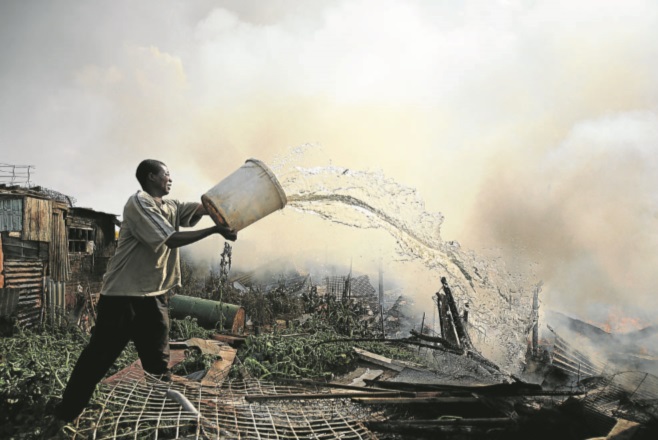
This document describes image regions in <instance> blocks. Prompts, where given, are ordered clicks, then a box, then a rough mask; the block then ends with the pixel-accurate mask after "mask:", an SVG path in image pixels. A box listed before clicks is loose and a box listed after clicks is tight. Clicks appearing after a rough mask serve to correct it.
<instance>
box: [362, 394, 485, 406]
mask: <svg viewBox="0 0 658 440" xmlns="http://www.w3.org/2000/svg"><path fill="white" fill-rule="evenodd" d="M352 400H353V401H355V402H358V403H364V404H368V405H409V404H427V403H431V404H435V405H437V404H450V405H456V404H463V403H469V404H471V403H480V401H479V399H477V398H476V397H395V398H384V397H379V396H377V397H354V398H352Z"/></svg>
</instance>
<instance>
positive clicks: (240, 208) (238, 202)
mask: <svg viewBox="0 0 658 440" xmlns="http://www.w3.org/2000/svg"><path fill="white" fill-rule="evenodd" d="M201 202H202V203H203V206H204V207H205V208H206V211H208V214H210V217H211V218H212V219H213V220H214V222H215V223H216V224H218V225H220V226H229V227H230V228H232V229H233V230H235V231H236V232H237V231H239V230H241V229H244V228H246V227H247V226H249V225H250V224H252V223H254V222H255V221H257V220H260V219H261V218H263V217H265V216H267V215H268V214H271V213H273V212H274V211H276V210H278V209H282V208H283V207H284V206H286V203H287V202H288V200H287V199H286V194H285V193H284V192H283V188H281V184H279V181H278V180H277V179H276V176H274V173H272V171H271V170H270V169H269V168H268V167H267V165H265V164H264V163H263V162H261V161H259V160H256V159H248V160H247V161H246V162H245V163H244V165H242V166H241V167H240V168H238V169H237V170H235V171H234V172H233V173H232V174H230V175H229V176H227V177H226V178H225V179H224V180H222V181H221V182H219V183H218V184H217V185H215V186H214V187H212V188H211V189H210V190H208V192H206V193H205V194H204V195H202V196H201Z"/></svg>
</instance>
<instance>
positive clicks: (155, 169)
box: [135, 159, 167, 189]
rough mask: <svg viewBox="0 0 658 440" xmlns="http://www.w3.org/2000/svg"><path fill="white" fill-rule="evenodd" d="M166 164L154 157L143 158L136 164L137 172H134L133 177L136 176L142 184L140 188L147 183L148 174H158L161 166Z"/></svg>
mask: <svg viewBox="0 0 658 440" xmlns="http://www.w3.org/2000/svg"><path fill="white" fill-rule="evenodd" d="M166 166H167V165H165V164H164V162H161V161H159V160H155V159H145V160H143V161H142V162H141V163H140V164H139V165H138V166H137V172H136V173H135V177H137V180H138V181H139V184H140V185H141V186H142V189H144V187H145V186H146V184H147V183H148V178H149V174H150V173H153V174H158V173H159V172H160V170H161V169H162V167H166Z"/></svg>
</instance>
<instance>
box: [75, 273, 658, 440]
mask: <svg viewBox="0 0 658 440" xmlns="http://www.w3.org/2000/svg"><path fill="white" fill-rule="evenodd" d="M436 301H437V308H438V311H439V316H440V320H441V330H442V333H441V336H436V335H429V334H427V332H425V331H424V327H423V326H421V327H420V328H421V331H416V330H412V331H411V333H410V334H409V336H408V337H405V338H390V337H389V338H386V337H381V336H379V337H372V338H344V339H341V340H340V342H341V343H345V342H349V341H353V342H354V345H356V343H358V342H359V341H364V340H378V341H380V342H386V343H388V344H404V345H405V346H407V347H411V348H412V349H414V350H417V354H418V356H419V359H422V360H423V362H422V363H417V362H409V361H401V360H397V359H392V358H390V357H385V356H382V355H378V354H375V353H373V352H370V351H367V350H364V349H362V348H357V347H356V346H352V350H353V353H354V354H356V355H357V356H358V358H359V363H358V366H357V368H356V369H354V370H353V371H351V372H350V373H349V374H347V375H344V376H340V377H334V378H333V379H331V380H328V381H320V380H307V379H300V378H285V377H274V376H273V377H269V378H265V377H260V378H255V377H251V376H250V374H249V371H248V369H247V368H244V365H242V362H241V360H240V358H239V357H238V356H237V347H239V346H240V345H241V344H245V342H246V338H245V336H244V335H235V334H221V335H220V334H217V335H215V336H214V337H213V339H212V340H202V339H190V340H187V341H183V342H178V343H173V344H172V367H175V366H176V364H179V363H181V362H183V361H184V360H185V358H186V356H188V355H189V354H190V350H198V351H201V352H202V353H205V354H212V355H214V356H216V360H215V361H214V362H213V363H212V365H210V366H209V367H208V368H205V369H203V370H201V371H195V372H191V373H190V374H187V375H186V376H184V377H175V379H174V380H173V381H171V382H162V381H160V380H158V379H156V378H154V377H151V376H149V375H148V374H145V373H144V372H143V371H142V370H141V368H140V365H139V362H136V363H135V364H133V365H131V366H130V367H129V368H127V369H125V370H123V371H121V372H119V373H118V374H116V375H114V376H112V377H110V378H108V379H107V380H106V381H105V382H104V383H103V385H102V387H101V393H100V395H99V397H98V398H97V399H96V400H95V404H94V405H92V406H91V407H90V408H89V409H88V410H86V411H85V412H84V413H83V415H82V416H81V417H80V418H79V419H78V420H77V421H76V424H75V425H74V426H69V427H68V428H67V429H68V430H67V433H68V434H70V436H71V438H97V439H105V438H136V437H140V438H141V437H148V438H151V437H153V438H186V439H191V438H195V439H196V438H226V439H252V438H254V439H256V438H258V439H270V438H272V439H300V438H316V439H320V438H324V439H335V438H342V439H376V438H379V439H391V440H393V439H435V438H446V439H476V438H487V439H528V438H532V439H549V438H550V439H553V438H556V437H558V436H559V437H560V438H563V439H574V440H576V439H622V438H624V439H634V440H642V439H649V438H655V435H656V433H657V432H658V377H656V376H654V375H652V374H649V373H646V372H638V371H631V372H623V373H613V374H612V373H611V374H602V371H600V368H599V367H600V365H598V364H597V363H596V361H592V360H591V359H590V358H589V357H587V356H586V355H585V354H583V353H581V352H580V351H579V350H576V349H574V348H573V347H571V346H570V345H569V344H568V342H566V341H565V340H564V339H562V338H559V336H557V335H556V337H557V338H556V342H555V344H554V348H553V351H552V353H549V354H548V355H547V352H543V354H542V356H540V357H538V356H537V353H538V351H537V350H529V362H528V365H527V368H526V371H527V373H528V374H527V377H524V378H523V379H522V378H520V377H516V376H513V375H510V374H508V373H506V372H505V371H503V370H502V369H500V368H499V367H498V366H497V365H496V364H495V363H493V362H491V361H490V360H488V359H486V358H484V357H483V356H482V355H481V354H479V352H478V351H477V350H476V349H475V348H474V347H473V345H472V343H471V342H470V338H469V335H468V331H467V328H468V327H467V322H468V321H467V320H468V316H467V314H465V313H464V312H463V311H461V312H460V311H459V310H458V309H457V305H456V302H455V299H454V298H453V295H452V291H451V289H450V286H449V285H448V283H447V281H446V279H445V278H444V279H442V290H441V292H439V294H437V297H436ZM292 335H294V333H292ZM274 337H275V338H276V337H277V336H274ZM278 337H281V338H285V337H286V333H285V331H284V332H283V333H281V334H280V335H279V336H278ZM333 342H338V341H333ZM326 343H332V341H327V342H326ZM316 349H317V348H316V347H307V350H309V351H311V350H316ZM243 361H245V360H243ZM231 369H233V370H232V371H233V373H235V372H236V371H237V372H238V373H239V374H237V375H235V374H229V372H230V371H231Z"/></svg>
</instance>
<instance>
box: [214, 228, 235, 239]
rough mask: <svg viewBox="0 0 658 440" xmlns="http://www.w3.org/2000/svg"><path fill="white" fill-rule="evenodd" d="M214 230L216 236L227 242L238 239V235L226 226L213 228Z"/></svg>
mask: <svg viewBox="0 0 658 440" xmlns="http://www.w3.org/2000/svg"><path fill="white" fill-rule="evenodd" d="M215 230H216V231H217V233H218V234H220V235H221V236H222V237H224V238H225V239H227V240H229V241H235V240H237V239H238V233H237V232H235V231H234V230H233V229H231V228H227V227H226V226H215Z"/></svg>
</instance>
